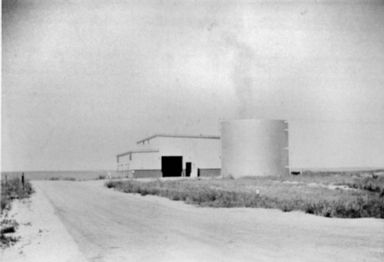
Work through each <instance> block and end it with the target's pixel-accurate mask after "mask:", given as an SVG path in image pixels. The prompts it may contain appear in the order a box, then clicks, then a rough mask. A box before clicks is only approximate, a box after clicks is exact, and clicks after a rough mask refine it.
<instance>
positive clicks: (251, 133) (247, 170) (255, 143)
mask: <svg viewBox="0 0 384 262" xmlns="http://www.w3.org/2000/svg"><path fill="white" fill-rule="evenodd" d="M221 174H222V175H223V176H224V177H234V178H238V177H243V176H281V175H288V174H289V163H288V123H287V122H286V121H283V120H265V119H243V120H231V121H223V122H221Z"/></svg>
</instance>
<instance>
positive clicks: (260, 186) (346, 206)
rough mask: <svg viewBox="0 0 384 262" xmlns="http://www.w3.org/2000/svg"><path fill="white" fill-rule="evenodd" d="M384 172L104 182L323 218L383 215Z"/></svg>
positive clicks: (211, 203) (204, 202) (213, 203)
mask: <svg viewBox="0 0 384 262" xmlns="http://www.w3.org/2000/svg"><path fill="white" fill-rule="evenodd" d="M383 174H384V173H383V171H382V170H377V171H367V172H336V173H335V172H305V173H304V174H302V175H299V176H288V177H248V178H247V177H246V178H241V179H204V180H198V179H182V180H167V181H165V180H159V179H158V180H153V181H147V182H144V181H137V180H129V181H109V182H107V183H106V186H107V187H109V188H115V189H117V190H120V191H123V192H127V193H139V194H141V195H147V194H150V195H158V196H162V197H167V198H169V199H172V200H182V201H185V202H186V203H189V204H195V205H198V206H207V207H254V208H257V207H260V208H277V209H280V210H283V211H286V212H288V211H292V210H301V211H304V212H306V213H310V214H315V215H321V216H325V217H343V218H358V217H376V218H384V175H383Z"/></svg>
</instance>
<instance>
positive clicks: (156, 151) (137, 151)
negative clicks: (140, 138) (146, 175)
mask: <svg viewBox="0 0 384 262" xmlns="http://www.w3.org/2000/svg"><path fill="white" fill-rule="evenodd" d="M158 152H159V150H157V149H138V150H130V151H127V152H124V153H121V154H118V155H116V158H117V161H119V158H120V157H123V156H127V155H130V154H136V153H158Z"/></svg>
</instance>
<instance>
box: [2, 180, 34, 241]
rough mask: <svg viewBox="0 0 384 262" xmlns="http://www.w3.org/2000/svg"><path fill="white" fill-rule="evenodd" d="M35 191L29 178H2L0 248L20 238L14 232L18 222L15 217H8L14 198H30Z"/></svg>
mask: <svg viewBox="0 0 384 262" xmlns="http://www.w3.org/2000/svg"><path fill="white" fill-rule="evenodd" d="M32 193H33V189H32V186H31V184H30V183H29V181H28V180H24V178H12V179H9V180H8V179H6V178H4V179H2V180H1V200H0V206H1V209H0V215H1V221H0V226H1V230H0V248H5V247H8V246H10V245H12V244H14V243H15V242H16V241H17V240H18V238H17V237H14V236H13V235H11V234H13V233H14V232H15V231H16V229H17V227H18V223H17V222H16V221H15V220H14V219H7V218H6V217H7V212H8V211H9V210H10V209H11V203H12V201H13V200H14V199H24V198H28V197H29V196H30V195H31V194H32Z"/></svg>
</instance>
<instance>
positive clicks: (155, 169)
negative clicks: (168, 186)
mask: <svg viewBox="0 0 384 262" xmlns="http://www.w3.org/2000/svg"><path fill="white" fill-rule="evenodd" d="M116 161H117V170H118V171H121V172H126V173H127V174H128V175H132V176H133V177H146V176H149V177H178V176H186V177H197V176H198V175H200V176H209V175H219V174H220V137H219V136H213V135H170V134H156V135H153V136H150V137H147V138H144V139H142V140H140V141H137V146H136V148H134V149H132V150H130V151H128V152H125V153H121V154H118V155H117V156H116Z"/></svg>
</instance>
